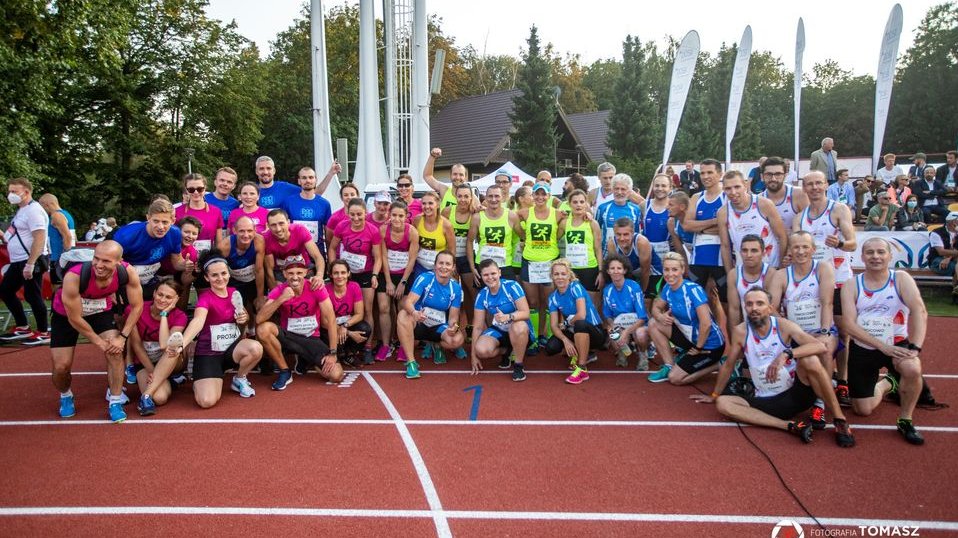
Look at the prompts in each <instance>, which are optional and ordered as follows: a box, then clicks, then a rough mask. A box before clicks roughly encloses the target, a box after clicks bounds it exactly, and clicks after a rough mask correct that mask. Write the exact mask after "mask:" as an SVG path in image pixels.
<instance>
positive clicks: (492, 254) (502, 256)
mask: <svg viewBox="0 0 958 538" xmlns="http://www.w3.org/2000/svg"><path fill="white" fill-rule="evenodd" d="M519 255H520V256H521V255H522V254H521V253H520V254H519ZM479 259H480V260H492V261H494V262H496V265H498V266H499V267H502V266H503V265H505V264H506V247H494V246H492V245H483V247H482V250H480V251H479Z"/></svg>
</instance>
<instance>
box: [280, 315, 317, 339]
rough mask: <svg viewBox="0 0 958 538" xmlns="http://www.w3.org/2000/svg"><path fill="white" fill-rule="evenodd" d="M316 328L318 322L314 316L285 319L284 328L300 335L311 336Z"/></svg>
mask: <svg viewBox="0 0 958 538" xmlns="http://www.w3.org/2000/svg"><path fill="white" fill-rule="evenodd" d="M318 328H319V322H318V321H316V316H305V317H302V318H289V319H287V320H286V330H287V331H289V332H291V333H293V334H298V335H300V336H312V335H313V333H314V332H316V329H318Z"/></svg>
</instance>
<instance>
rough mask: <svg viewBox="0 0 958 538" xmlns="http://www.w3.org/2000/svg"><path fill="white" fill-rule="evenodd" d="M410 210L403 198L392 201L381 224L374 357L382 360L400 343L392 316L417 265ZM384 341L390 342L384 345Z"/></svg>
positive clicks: (417, 236) (417, 241) (416, 233)
mask: <svg viewBox="0 0 958 538" xmlns="http://www.w3.org/2000/svg"><path fill="white" fill-rule="evenodd" d="M408 215H409V211H408V209H407V207H406V203H405V202H403V201H402V200H399V201H396V202H393V203H392V205H391V206H390V208H389V222H388V223H387V224H385V225H383V226H382V227H381V228H380V230H379V231H380V234H382V238H383V248H382V250H383V276H384V278H382V279H380V280H379V287H378V288H376V292H377V293H376V301H377V303H378V306H379V336H380V337H381V338H382V345H381V346H379V351H377V352H376V360H377V361H384V360H386V359H388V358H389V356H390V355H392V352H393V350H394V349H396V348H398V347H399V341H398V340H397V339H396V337H395V335H393V332H392V331H393V319H394V318H395V317H396V314H397V312H398V308H399V301H400V300H401V299H402V298H403V297H404V296H405V295H406V293H407V292H408V291H409V278H410V277H411V276H412V271H413V268H414V267H415V266H416V255H417V254H419V232H418V231H416V228H414V227H413V226H412V225H411V224H409V219H408V218H407V217H408ZM386 342H392V344H390V345H386Z"/></svg>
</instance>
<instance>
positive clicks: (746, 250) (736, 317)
mask: <svg viewBox="0 0 958 538" xmlns="http://www.w3.org/2000/svg"><path fill="white" fill-rule="evenodd" d="M738 254H739V259H740V260H741V261H742V263H741V264H740V265H739V266H738V267H736V268H734V269H732V270H731V271H729V272H728V281H729V284H731V283H733V282H734V283H735V286H734V287H733V286H731V285H730V286H729V287H728V299H727V300H728V331H729V334H731V333H732V329H733V328H735V326H736V325H738V324H739V323H742V322H743V321H745V292H747V291H748V290H750V289H752V288H753V287H755V286H758V287H759V288H763V289H768V285H769V284H770V283H771V282H772V281H773V280H774V279H775V274H776V273H777V272H778V270H777V269H775V268H774V267H772V266H770V265H769V264H767V263H765V262H763V261H762V256H763V255H764V254H765V242H764V241H763V240H762V238H761V237H759V236H757V235H746V236H745V237H743V238H742V246H741V248H739V251H738Z"/></svg>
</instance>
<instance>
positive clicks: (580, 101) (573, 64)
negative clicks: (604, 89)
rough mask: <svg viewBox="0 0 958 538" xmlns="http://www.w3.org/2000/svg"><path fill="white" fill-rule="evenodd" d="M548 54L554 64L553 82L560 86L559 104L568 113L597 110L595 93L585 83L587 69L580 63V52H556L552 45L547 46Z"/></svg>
mask: <svg viewBox="0 0 958 538" xmlns="http://www.w3.org/2000/svg"><path fill="white" fill-rule="evenodd" d="M546 56H547V57H549V58H550V62H551V64H552V82H553V83H554V84H555V85H556V86H558V87H559V89H560V90H561V93H560V94H559V106H561V107H562V111H563V112H565V113H566V114H576V113H578V112H594V111H596V110H597V109H596V105H595V95H593V94H592V90H590V89H589V88H587V87H586V86H585V83H584V79H585V73H586V70H585V68H584V67H583V66H582V64H580V63H579V55H578V54H566V56H565V57H564V58H563V57H561V56H559V55H558V54H556V53H555V52H554V50H553V48H552V45H551V44H550V45H548V46H546Z"/></svg>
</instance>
